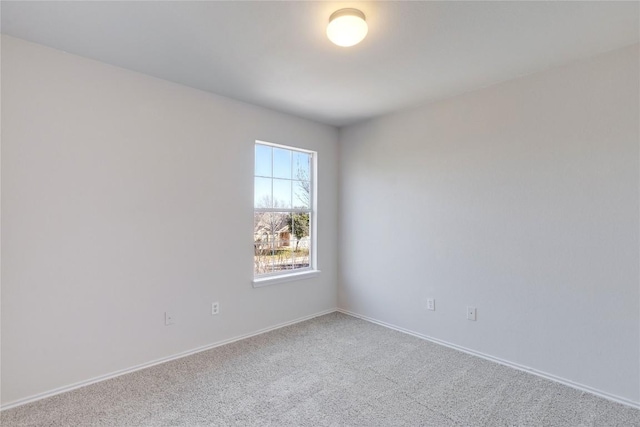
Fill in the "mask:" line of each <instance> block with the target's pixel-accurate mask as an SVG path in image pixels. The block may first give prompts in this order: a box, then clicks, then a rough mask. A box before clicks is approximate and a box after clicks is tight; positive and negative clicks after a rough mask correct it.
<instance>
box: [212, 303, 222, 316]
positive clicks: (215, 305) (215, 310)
mask: <svg viewBox="0 0 640 427" xmlns="http://www.w3.org/2000/svg"><path fill="white" fill-rule="evenodd" d="M219 313H220V303H219V302H212V303H211V314H212V315H214V314H219Z"/></svg>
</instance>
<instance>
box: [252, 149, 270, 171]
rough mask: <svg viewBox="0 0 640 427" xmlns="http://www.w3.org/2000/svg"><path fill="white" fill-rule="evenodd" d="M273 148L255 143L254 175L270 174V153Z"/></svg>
mask: <svg viewBox="0 0 640 427" xmlns="http://www.w3.org/2000/svg"><path fill="white" fill-rule="evenodd" d="M272 152H273V148H271V147H268V146H266V145H260V144H256V166H255V175H258V176H271V153H272Z"/></svg>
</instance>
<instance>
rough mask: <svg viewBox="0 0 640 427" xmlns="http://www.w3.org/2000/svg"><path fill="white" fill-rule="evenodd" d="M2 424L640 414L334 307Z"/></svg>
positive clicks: (12, 415)
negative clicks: (331, 312) (300, 320)
mask: <svg viewBox="0 0 640 427" xmlns="http://www.w3.org/2000/svg"><path fill="white" fill-rule="evenodd" d="M0 422H1V423H0V424H1V425H2V426H3V427H8V426H161V425H163V426H174V425H175V426H177V425H181V426H199V425H216V426H227V425H230V426H231V425H237V426H254V425H259V426H402V425H406V426H457V425H460V426H476V425H477V426H502V425H505V426H506V425H531V426H640V411H638V410H635V409H633V408H630V407H627V406H624V405H620V404H616V403H613V402H610V401H608V400H605V399H601V398H599V397H596V396H593V395H591V394H588V393H582V392H580V391H577V390H574V389H572V388H569V387H565V386H563V385H560V384H556V383H553V382H551V381H547V380H544V379H542V378H539V377H536V376H533V375H530V374H527V373H524V372H521V371H518V370H514V369H511V368H508V367H505V366H501V365H498V364H495V363H492V362H489V361H486V360H484V359H480V358H477V357H473V356H470V355H468V354H465V353H461V352H458V351H455V350H452V349H449V348H446V347H442V346H439V345H436V344H433V343H430V342H428V341H424V340H421V339H418V338H415V337H412V336H409V335H405V334H402V333H400V332H396V331H393V330H389V329H386V328H383V327H381V326H378V325H374V324H371V323H368V322H365V321H362V320H359V319H355V318H353V317H350V316H346V315H343V314H339V313H333V314H329V315H326V316H322V317H318V318H316V319H313V320H310V321H307V322H303V323H300V324H297V325H294V326H290V327H286V328H283V329H279V330H277V331H273V332H270V333H267V334H263V335H260V336H257V337H253V338H249V339H246V340H243V341H240V342H237V343H233V344H229V345H226V346H223V347H218V348H215V349H213V350H208V351H205V352H202V353H198V354H196V355H193V356H190V357H187V358H183V359H180V360H176V361H173V362H168V363H165V364H162V365H158V366H154V367H152V368H149V369H145V370H142V371H138V372H135V373H132V374H129V375H125V376H121V377H118V378H115V379H112V380H108V381H105V382H101V383H98V384H94V385H91V386H88V387H84V388H81V389H78V390H74V391H72V392H69V393H65V394H61V395H58V396H54V397H51V398H48V399H45V400H41V401H38V402H35V403H32V404H29V405H24V406H21V407H18V408H14V409H10V410H7V411H3V412H2V413H1V414H0Z"/></svg>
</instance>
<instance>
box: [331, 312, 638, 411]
mask: <svg viewBox="0 0 640 427" xmlns="http://www.w3.org/2000/svg"><path fill="white" fill-rule="evenodd" d="M337 311H338V312H340V313H343V314H346V315H349V316H352V317H357V318H358V319H362V320H366V321H367V322H371V323H375V324H377V325H380V326H384V327H386V328H389V329H393V330H396V331H398V332H402V333H405V334H408V335H413V336H414V337H418V338H422V339H424V340H427V341H431V342H433V343H435V344H439V345H443V346H445V347H449V348H453V349H454V350H458V351H462V352H464V353H467V354H471V355H473V356H477V357H481V358H483V359H486V360H489V361H491V362H495V363H499V364H501V365H505V366H508V367H510V368H514V369H518V370H520V371H524V372H528V373H530V374H533V375H537V376H539V377H542V378H545V379H548V380H551V381H555V382H557V383H560V384H564V385H566V386H569V387H572V388H575V389H577V390H580V391H584V392H587V393H591V394H595V395H596V396H599V397H603V398H605V399H608V400H612V401H614V402H617V403H622V404H623V405H627V406H631V407H632V408H636V409H640V402H634V401H633V400H629V399H626V398H624V397H620V396H616V395H613V394H610V393H607V392H604V391H600V390H596V389H594V388H591V387H589V386H586V385H584V384H579V383H576V382H573V381H570V380H567V379H564V378H561V377H557V376H555V375H552V374H548V373H546V372H542V371H539V370H537V369H534V368H530V367H528V366H524V365H520V364H518V363H514V362H510V361H508V360H504V359H500V358H499V357H495V356H491V355H488V354H484V353H481V352H479V351H475V350H471V349H469V348H466V347H462V346H459V345H456V344H452V343H450V342H446V341H442V340H439V339H437V338H432V337H430V336H427V335H424V334H421V333H418V332H414V331H411V330H408V329H404V328H401V327H399V326H396V325H392V324H390V323H386V322H382V321H380V320H377V319H373V318H371V317H368V316H364V315H362V314H358V313H354V312H352V311H349V310H344V309H342V308H338V309H337Z"/></svg>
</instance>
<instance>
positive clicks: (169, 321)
mask: <svg viewBox="0 0 640 427" xmlns="http://www.w3.org/2000/svg"><path fill="white" fill-rule="evenodd" d="M174 323H176V319H175V317H173V314H171V313H170V312H168V311H165V312H164V325H165V326H169V325H173V324H174Z"/></svg>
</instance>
